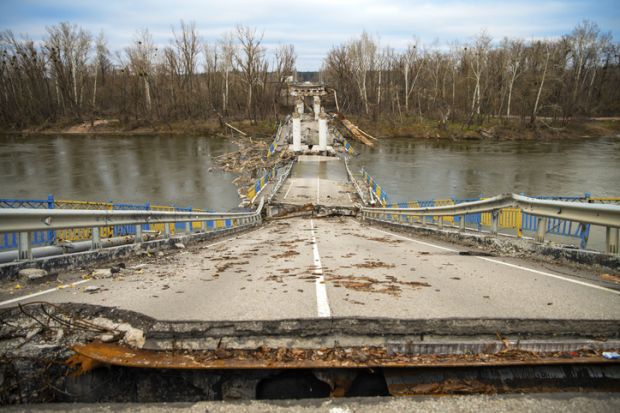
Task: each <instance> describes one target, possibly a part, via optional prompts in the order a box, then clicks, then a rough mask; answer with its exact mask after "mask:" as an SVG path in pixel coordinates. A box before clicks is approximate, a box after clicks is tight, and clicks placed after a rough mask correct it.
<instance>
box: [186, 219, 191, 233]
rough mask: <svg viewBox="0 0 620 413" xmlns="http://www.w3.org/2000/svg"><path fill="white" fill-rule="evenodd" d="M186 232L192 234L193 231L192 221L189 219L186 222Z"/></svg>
mask: <svg viewBox="0 0 620 413" xmlns="http://www.w3.org/2000/svg"><path fill="white" fill-rule="evenodd" d="M185 233H186V234H191V233H192V221H187V222H186V223H185Z"/></svg>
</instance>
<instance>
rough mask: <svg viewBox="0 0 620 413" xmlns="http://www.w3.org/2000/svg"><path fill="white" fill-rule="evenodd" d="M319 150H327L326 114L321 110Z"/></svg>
mask: <svg viewBox="0 0 620 413" xmlns="http://www.w3.org/2000/svg"><path fill="white" fill-rule="evenodd" d="M319 150H320V151H326V150H327V116H325V113H323V112H322V113H321V114H320V115H319Z"/></svg>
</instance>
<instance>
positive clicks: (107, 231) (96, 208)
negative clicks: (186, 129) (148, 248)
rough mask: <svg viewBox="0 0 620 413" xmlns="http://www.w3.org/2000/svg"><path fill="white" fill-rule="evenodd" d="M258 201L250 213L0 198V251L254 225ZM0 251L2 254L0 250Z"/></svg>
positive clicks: (22, 256) (21, 252)
mask: <svg viewBox="0 0 620 413" xmlns="http://www.w3.org/2000/svg"><path fill="white" fill-rule="evenodd" d="M262 207H263V201H262V200H261V202H260V204H259V207H258V209H257V210H256V211H253V212H236V213H232V212H229V213H228V212H227V213H217V212H206V211H204V210H199V209H193V208H191V207H189V208H178V207H171V206H157V205H156V206H151V205H150V204H148V203H147V204H142V205H134V204H114V203H105V202H83V201H64V200H61V201H55V200H54V199H53V197H52V196H50V197H48V199H47V200H45V201H44V200H6V199H5V200H0V250H8V251H10V250H15V249H17V252H18V253H17V258H18V259H19V260H28V259H32V257H33V255H32V249H33V247H46V246H63V245H64V246H67V247H68V248H69V249H70V247H71V245H72V243H79V242H84V241H90V242H91V248H92V249H97V248H101V245H102V240H104V239H118V238H119V237H130V238H131V239H132V240H133V242H135V243H141V242H143V240H144V235H145V234H148V235H150V236H152V238H157V237H164V238H169V237H170V236H172V235H175V234H180V233H184V234H191V233H193V232H207V231H214V230H223V229H232V228H238V227H245V226H250V225H256V224H259V223H260V222H261V221H262V219H261V211H262ZM0 254H5V253H4V252H0Z"/></svg>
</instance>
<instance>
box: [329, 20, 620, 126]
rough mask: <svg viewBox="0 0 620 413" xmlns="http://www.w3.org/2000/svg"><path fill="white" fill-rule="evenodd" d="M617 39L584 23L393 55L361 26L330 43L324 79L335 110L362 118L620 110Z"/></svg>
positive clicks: (531, 116)
mask: <svg viewBox="0 0 620 413" xmlns="http://www.w3.org/2000/svg"><path fill="white" fill-rule="evenodd" d="M619 54H620V45H618V44H617V43H614V42H613V40H612V37H611V35H610V34H607V33H602V32H601V30H600V29H599V27H598V26H597V25H596V24H595V23H592V22H589V21H584V22H583V23H581V24H580V25H578V26H577V27H576V28H575V29H574V30H573V31H572V33H570V34H569V35H565V36H563V37H561V38H559V39H557V40H531V41H523V40H519V39H507V38H505V39H503V40H502V41H501V42H500V43H499V44H498V45H496V46H494V45H493V44H492V39H491V38H490V37H489V36H488V35H487V34H486V33H485V32H482V33H481V34H480V35H478V36H477V37H476V38H475V39H474V41H473V42H472V43H470V44H456V43H454V44H452V45H450V47H449V48H448V49H446V50H441V49H439V48H436V47H432V48H426V47H424V46H423V45H421V44H419V43H418V42H415V41H412V42H410V43H409V44H408V45H407V47H406V48H405V50H403V51H402V52H397V51H395V50H394V49H393V48H391V47H389V46H385V47H381V46H380V42H379V41H378V40H376V39H374V38H373V37H372V36H370V35H369V34H368V33H366V32H364V33H362V34H361V36H360V37H359V38H356V39H353V40H351V41H349V42H346V43H344V44H341V45H338V46H335V47H332V48H331V50H330V51H329V52H328V54H327V57H326V58H325V61H324V63H323V67H322V77H323V79H324V80H325V81H326V82H327V83H329V84H330V85H331V86H332V87H334V88H335V89H336V90H337V91H338V99H339V101H340V108H341V110H342V111H344V112H347V113H355V114H360V115H370V116H377V115H385V114H387V115H390V116H392V117H393V118H396V119H398V118H401V119H402V118H405V117H412V116H413V117H414V116H418V117H420V118H424V119H434V120H438V121H439V123H440V125H442V126H445V125H446V124H447V122H449V121H459V122H467V123H482V122H484V121H486V120H488V118H490V117H494V118H510V119H520V120H521V122H524V123H534V122H536V120H537V119H538V120H541V121H545V119H541V118H546V119H548V118H549V117H551V118H554V119H556V120H559V121H566V120H568V119H570V118H574V117H578V116H593V115H600V116H605V115H617V114H619V113H620V60H619V56H618V55H619Z"/></svg>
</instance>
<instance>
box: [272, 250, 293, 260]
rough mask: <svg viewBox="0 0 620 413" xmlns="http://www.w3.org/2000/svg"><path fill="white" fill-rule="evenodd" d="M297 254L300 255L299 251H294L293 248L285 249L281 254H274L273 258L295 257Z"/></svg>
mask: <svg viewBox="0 0 620 413" xmlns="http://www.w3.org/2000/svg"><path fill="white" fill-rule="evenodd" d="M295 255H299V253H298V252H297V251H293V250H288V251H284V252H283V253H281V254H276V255H272V256H271V258H276V259H277V258H288V257H293V256H295Z"/></svg>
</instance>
